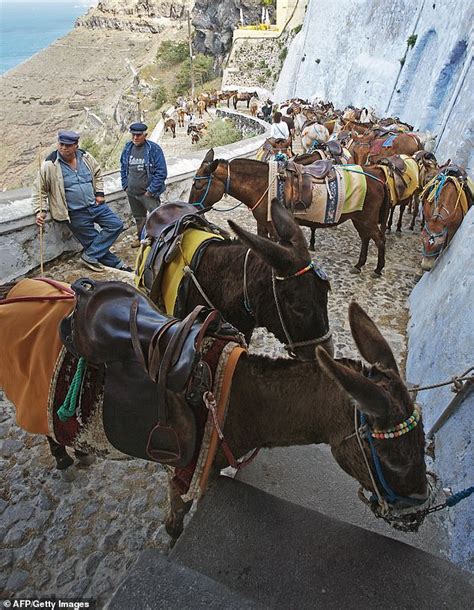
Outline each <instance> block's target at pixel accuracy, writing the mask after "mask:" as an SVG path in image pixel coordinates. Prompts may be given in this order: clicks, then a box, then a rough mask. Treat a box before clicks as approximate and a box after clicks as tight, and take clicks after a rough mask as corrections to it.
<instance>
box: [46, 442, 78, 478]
mask: <svg viewBox="0 0 474 610" xmlns="http://www.w3.org/2000/svg"><path fill="white" fill-rule="evenodd" d="M46 438H47V439H48V443H49V448H50V450H51V454H52V456H53V457H54V459H55V460H56V468H57V470H59V471H60V472H61V477H62V478H63V479H64V480H65V481H73V480H74V479H75V478H76V474H77V473H76V470H75V468H74V460H73V459H72V457H71V456H70V455H69V454H68V452H67V451H66V447H64V445H60V444H59V443H57V442H56V441H55V440H53V439H52V438H51V437H50V436H47V437H46Z"/></svg>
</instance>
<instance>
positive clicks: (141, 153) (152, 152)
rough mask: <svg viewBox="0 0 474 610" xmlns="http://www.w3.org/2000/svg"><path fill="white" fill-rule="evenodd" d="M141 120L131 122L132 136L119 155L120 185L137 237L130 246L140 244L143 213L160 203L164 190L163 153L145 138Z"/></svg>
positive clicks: (145, 132)
mask: <svg viewBox="0 0 474 610" xmlns="http://www.w3.org/2000/svg"><path fill="white" fill-rule="evenodd" d="M147 129H148V127H147V126H146V125H145V123H132V125H130V132H131V134H132V139H131V141H130V142H127V144H125V147H124V149H123V151H122V155H121V157H120V176H121V179H122V188H123V190H124V191H126V193H127V197H128V201H129V203H130V209H131V210H132V214H133V217H134V218H135V222H136V225H137V235H138V239H137V240H136V241H135V242H134V243H133V244H132V247H133V248H137V247H138V246H139V245H140V236H141V232H142V229H143V226H144V224H145V221H146V217H147V213H150V212H152V211H153V210H154V209H155V208H157V207H158V206H159V205H160V203H161V200H160V195H161V194H162V193H163V191H164V190H165V188H166V186H165V180H166V176H167V175H168V170H167V167H166V161H165V156H164V154H163V151H162V150H161V147H160V146H158V144H155V142H150V140H147Z"/></svg>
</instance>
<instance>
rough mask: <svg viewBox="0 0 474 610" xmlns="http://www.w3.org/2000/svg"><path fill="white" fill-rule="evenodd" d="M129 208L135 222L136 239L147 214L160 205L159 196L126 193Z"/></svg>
mask: <svg viewBox="0 0 474 610" xmlns="http://www.w3.org/2000/svg"><path fill="white" fill-rule="evenodd" d="M127 197H128V202H129V204H130V209H131V210H132V214H133V217H134V218H135V222H136V224H137V234H138V239H140V235H141V233H142V229H143V227H144V225H145V222H146V218H147V214H149V213H150V212H153V210H154V209H155V208H157V207H158V206H159V205H160V198H159V197H147V196H146V195H145V194H143V195H137V194H135V193H127Z"/></svg>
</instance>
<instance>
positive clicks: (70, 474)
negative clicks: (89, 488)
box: [59, 466, 77, 483]
mask: <svg viewBox="0 0 474 610" xmlns="http://www.w3.org/2000/svg"><path fill="white" fill-rule="evenodd" d="M59 472H60V473H61V479H62V480H63V481H66V483H71V481H74V479H75V478H76V476H77V470H76V467H75V466H69V468H64V469H63V470H60V471H59Z"/></svg>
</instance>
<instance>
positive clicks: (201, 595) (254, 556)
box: [108, 477, 474, 610]
mask: <svg viewBox="0 0 474 610" xmlns="http://www.w3.org/2000/svg"><path fill="white" fill-rule="evenodd" d="M473 599H474V590H473V587H472V584H471V583H470V578H469V574H467V573H466V572H463V571H462V570H460V569H459V568H457V567H456V566H454V565H453V564H451V563H449V562H447V561H444V560H442V559H439V558H437V557H435V556H433V555H431V554H429V553H426V552H424V551H421V550H419V549H416V548H414V547H412V546H409V545H407V544H405V543H403V542H399V541H397V540H393V539H391V538H387V537H386V536H381V535H380V534H376V533H374V532H369V531H367V530H365V529H362V528H359V527H356V526H354V525H350V524H348V523H344V522H342V521H338V520H336V519H333V518H331V517H328V516H326V515H323V514H321V513H318V512H316V511H314V510H310V509H308V508H304V507H302V506H298V505H295V504H293V503H291V502H288V501H286V500H282V499H279V498H277V497H275V496H272V495H270V494H268V493H266V492H263V491H261V490H258V489H256V488H254V487H251V486H249V485H247V484H245V483H241V482H240V481H236V480H231V479H228V478H226V477H222V478H221V479H220V480H219V481H218V482H217V483H216V484H215V485H214V486H213V487H212V489H211V490H210V491H209V492H208V493H207V495H206V496H205V498H204V499H203V500H202V501H201V503H200V505H199V507H198V510H197V511H196V513H195V515H194V516H193V518H192V520H191V521H190V523H189V524H188V526H187V528H186V529H185V531H184V533H183V535H182V536H181V538H180V539H179V540H178V542H177V544H176V546H175V547H174V549H173V550H172V551H171V553H170V555H169V558H166V557H164V556H163V555H161V554H160V553H158V552H153V551H145V552H144V553H142V555H141V556H140V558H139V560H138V561H137V563H136V564H135V566H134V567H133V569H132V570H131V572H130V575H129V577H128V578H127V579H126V581H125V582H124V584H123V585H122V586H121V587H120V588H119V589H118V590H117V592H116V593H115V594H114V597H113V599H112V600H111V601H110V602H109V605H108V607H109V608H111V609H112V610H116V609H122V608H123V609H124V610H125V608H127V610H133V609H135V608H137V610H138V608H146V607H153V608H175V607H179V608H181V609H187V608H189V609H190V610H191V609H194V608H204V607H205V606H207V607H211V608H214V607H220V608H257V607H266V608H272V609H277V608H282V609H283V608H284V609H285V610H287V609H288V608H298V609H304V608H311V609H314V608H318V607H320V608H324V609H325V610H326V609H328V608H338V609H339V608H342V607H346V608H359V607H364V608H366V609H367V608H369V609H370V608H374V609H375V608H377V609H379V608H380V607H385V608H389V609H390V608H413V609H415V608H416V609H419V608H444V607H446V608H452V607H454V606H455V607H457V608H467V607H472V601H473Z"/></svg>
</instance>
